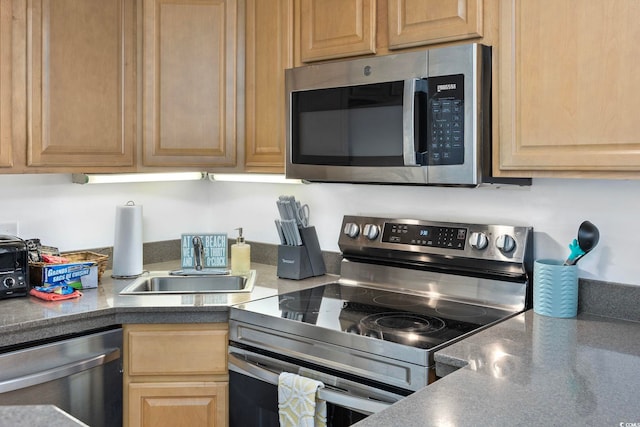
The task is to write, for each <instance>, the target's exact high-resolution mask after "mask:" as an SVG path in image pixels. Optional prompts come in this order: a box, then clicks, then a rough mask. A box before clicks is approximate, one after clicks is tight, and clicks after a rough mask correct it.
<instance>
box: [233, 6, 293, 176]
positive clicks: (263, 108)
mask: <svg viewBox="0 0 640 427" xmlns="http://www.w3.org/2000/svg"><path fill="white" fill-rule="evenodd" d="M246 5H247V7H246V15H247V21H246V22H247V25H246V36H247V37H246V52H245V54H246V55H245V57H246V62H245V64H246V65H245V70H246V71H245V99H246V102H245V138H246V144H245V170H246V171H251V172H280V173H282V172H283V171H284V156H285V96H284V93H285V89H284V70H285V68H288V67H291V66H292V64H293V59H292V58H293V54H292V52H293V35H292V33H293V31H292V29H291V28H292V25H291V24H292V23H293V12H292V11H293V7H292V6H293V0H247V3H246Z"/></svg>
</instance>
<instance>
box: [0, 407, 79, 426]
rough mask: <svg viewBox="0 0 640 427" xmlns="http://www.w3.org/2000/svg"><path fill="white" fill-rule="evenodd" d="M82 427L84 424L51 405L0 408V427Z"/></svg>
mask: <svg viewBox="0 0 640 427" xmlns="http://www.w3.org/2000/svg"><path fill="white" fill-rule="evenodd" d="M16 426H29V427H82V426H85V427H86V426H87V425H86V424H85V423H83V422H81V421H79V420H78V419H77V418H74V417H72V416H71V415H69V414H67V413H66V412H64V411H62V410H60V409H59V408H56V407H55V406H53V405H24V406H19V405H16V406H0V427H16Z"/></svg>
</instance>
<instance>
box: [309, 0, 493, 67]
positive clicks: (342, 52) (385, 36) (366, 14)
mask: <svg viewBox="0 0 640 427" xmlns="http://www.w3.org/2000/svg"><path fill="white" fill-rule="evenodd" d="M297 4H298V8H297V10H298V15H297V27H296V34H297V39H298V43H297V44H298V49H299V58H300V62H312V61H320V60H325V59H334V58H345V57H351V56H360V55H367V54H386V53H389V52H390V51H392V50H394V49H401V48H409V47H416V46H425V45H430V44H435V43H443V42H449V41H455V40H464V39H468V38H479V37H482V34H483V7H482V6H483V0H297Z"/></svg>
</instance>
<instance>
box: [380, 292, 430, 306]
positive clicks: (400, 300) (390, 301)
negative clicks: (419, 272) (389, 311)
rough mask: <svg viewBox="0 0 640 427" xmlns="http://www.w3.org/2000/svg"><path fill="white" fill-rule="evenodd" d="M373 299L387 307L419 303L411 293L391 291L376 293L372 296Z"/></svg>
mask: <svg viewBox="0 0 640 427" xmlns="http://www.w3.org/2000/svg"><path fill="white" fill-rule="evenodd" d="M373 301H374V302H375V303H376V304H379V305H384V306H387V307H411V306H415V305H418V304H419V302H417V301H416V299H415V298H412V297H411V295H407V294H393V293H390V294H384V295H378V296H376V297H374V298H373Z"/></svg>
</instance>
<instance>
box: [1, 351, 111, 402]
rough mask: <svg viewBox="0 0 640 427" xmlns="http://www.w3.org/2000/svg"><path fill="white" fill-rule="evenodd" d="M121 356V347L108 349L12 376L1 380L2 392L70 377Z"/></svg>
mask: <svg viewBox="0 0 640 427" xmlns="http://www.w3.org/2000/svg"><path fill="white" fill-rule="evenodd" d="M119 358H120V349H119V348H114V349H108V350H107V351H105V352H104V353H102V354H98V355H92V356H90V357H87V358H84V359H81V360H75V361H73V362H70V363H65V364H64V365H60V366H56V367H54V368H49V369H46V370H43V371H37V372H33V373H30V374H26V375H22V376H20V377H17V378H10V379H8V380H4V381H1V382H0V393H8V392H10V391H15V390H20V389H23V388H27V387H31V386H34V385H38V384H43V383H46V382H49V381H53V380H57V379H59V378H63V377H68V376H70V375H73V374H77V373H78V372H82V371H86V370H88V369H91V368H95V367H97V366H101V365H104V364H106V363H109V362H111V361H113V360H117V359H119Z"/></svg>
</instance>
